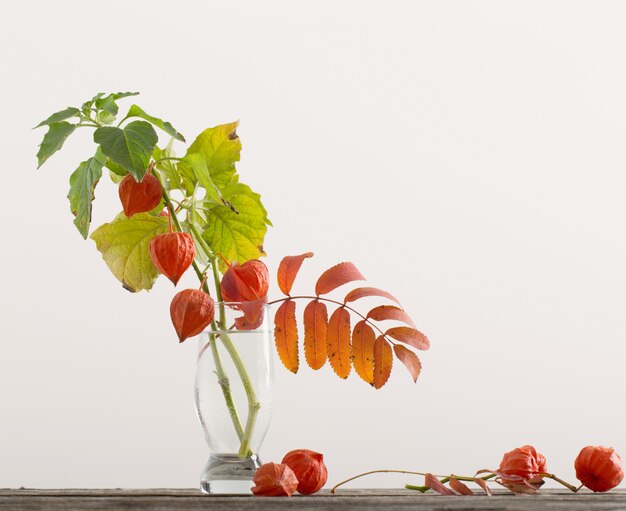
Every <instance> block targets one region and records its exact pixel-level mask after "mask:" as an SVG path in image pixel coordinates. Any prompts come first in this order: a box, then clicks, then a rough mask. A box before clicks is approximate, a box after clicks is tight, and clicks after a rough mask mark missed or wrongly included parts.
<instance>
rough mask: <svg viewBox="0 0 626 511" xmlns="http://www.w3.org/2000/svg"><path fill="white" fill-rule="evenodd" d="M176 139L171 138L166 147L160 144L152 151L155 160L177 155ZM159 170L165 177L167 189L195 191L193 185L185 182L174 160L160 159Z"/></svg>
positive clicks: (157, 166) (157, 165)
mask: <svg viewBox="0 0 626 511" xmlns="http://www.w3.org/2000/svg"><path fill="white" fill-rule="evenodd" d="M173 146H174V139H173V138H171V139H170V141H169V142H168V144H167V145H166V146H165V148H164V149H161V148H159V147H158V146H157V147H155V148H154V152H153V153H152V157H153V158H154V161H158V160H160V159H161V158H172V157H174V156H176V155H175V153H174V148H173ZM155 166H156V168H157V170H159V171H160V172H161V175H162V177H163V178H164V179H165V182H164V183H163V185H164V186H165V188H166V189H167V190H172V189H175V190H179V189H180V190H182V189H183V188H185V189H186V190H187V192H188V193H189V194H191V193H193V185H191V184H190V185H189V187H187V185H184V184H183V181H182V179H183V178H182V176H181V174H180V172H178V170H177V168H176V165H175V164H174V162H173V161H172V160H163V161H159V162H158V163H157V164H156V165H155Z"/></svg>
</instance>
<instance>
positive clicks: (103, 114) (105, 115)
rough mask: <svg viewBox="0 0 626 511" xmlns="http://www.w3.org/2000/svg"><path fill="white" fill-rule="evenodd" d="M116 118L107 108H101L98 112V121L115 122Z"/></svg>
mask: <svg viewBox="0 0 626 511" xmlns="http://www.w3.org/2000/svg"><path fill="white" fill-rule="evenodd" d="M114 120H115V116H114V115H113V114H111V113H109V112H107V111H105V110H100V111H99V112H98V122H99V123H100V124H107V125H108V124H113V121H114Z"/></svg>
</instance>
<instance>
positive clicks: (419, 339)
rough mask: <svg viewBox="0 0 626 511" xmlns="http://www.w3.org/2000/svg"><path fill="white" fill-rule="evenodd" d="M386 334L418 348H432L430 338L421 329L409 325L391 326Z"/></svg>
mask: <svg viewBox="0 0 626 511" xmlns="http://www.w3.org/2000/svg"><path fill="white" fill-rule="evenodd" d="M385 335H388V336H389V337H392V338H394V339H396V340H398V341H400V342H404V343H406V344H408V345H410V346H413V347H414V348H417V349H418V350H427V349H428V348H430V342H429V341H428V338H427V337H426V336H425V335H424V334H423V333H422V332H420V331H419V330H416V329H415V328H410V327H408V326H397V327H394V328H390V329H389V330H387V331H386V332H385Z"/></svg>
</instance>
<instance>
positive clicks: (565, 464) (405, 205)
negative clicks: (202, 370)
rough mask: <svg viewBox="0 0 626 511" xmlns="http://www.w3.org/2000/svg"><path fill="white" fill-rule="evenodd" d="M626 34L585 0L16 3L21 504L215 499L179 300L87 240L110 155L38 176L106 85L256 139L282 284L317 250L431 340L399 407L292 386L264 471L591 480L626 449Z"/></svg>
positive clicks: (3, 443)
mask: <svg viewBox="0 0 626 511" xmlns="http://www.w3.org/2000/svg"><path fill="white" fill-rule="evenodd" d="M625 17H626V5H625V4H624V3H623V2H610V1H604V2H594V1H588V2H580V1H571V0H568V1H544V0H541V1H523V2H522V1H520V2H511V1H500V0H498V1H495V0H494V1H474V2H467V1H423V2H419V1H406V2H401V1H385V2H369V1H366V2H364V1H359V2H357V1H354V2H347V1H346V2H338V1H336V0H335V1H329V2H325V1H316V2H308V3H305V2H291V1H284V2H276V1H266V2H254V1H250V2H213V1H210V2H200V1H198V2H189V1H179V2H174V3H172V2H164V1H149V2H148V1H135V2H128V1H118V0H111V1H108V2H105V3H103V2H98V3H95V2H84V1H66V0H60V1H56V2H43V1H41V2H35V1H32V0H23V1H21V2H10V3H7V4H6V5H5V6H4V8H3V12H2V29H1V30H0V48H1V49H0V56H1V61H2V79H1V80H0V91H1V93H2V122H1V124H0V130H1V132H2V133H1V137H0V140H1V141H2V142H1V143H2V160H1V161H2V176H3V180H2V198H3V202H2V211H3V219H4V220H3V228H2V237H1V239H2V241H1V252H0V291H1V292H0V336H1V339H2V345H1V346H2V348H1V353H0V403H1V412H0V413H1V416H0V487H17V486H21V485H24V486H30V487H165V486H168V487H194V486H196V485H197V484H198V479H199V472H200V469H201V467H202V465H203V463H204V462H205V460H206V457H207V448H206V446H205V444H204V440H203V436H202V432H201V428H200V426H199V424H198V423H197V419H196V417H195V412H194V410H193V404H192V382H193V372H194V357H195V351H196V346H195V344H193V343H191V344H183V345H182V346H179V345H178V344H177V339H176V337H175V334H174V332H173V330H172V328H171V325H170V320H169V314H168V310H169V301H170V299H171V296H172V294H173V289H172V287H171V285H170V284H169V282H168V281H166V280H164V279H162V280H160V281H159V282H158V284H157V285H156V286H155V289H154V290H153V291H152V292H151V293H142V294H139V295H132V294H130V293H127V292H126V291H124V290H123V289H122V288H121V287H120V285H119V283H118V282H117V281H116V280H115V279H114V278H113V277H112V276H111V274H110V273H109V271H108V269H107V268H106V266H105V265H104V264H103V262H102V261H101V258H100V255H99V253H98V252H97V251H96V250H95V246H94V244H93V242H91V241H88V242H84V241H83V240H82V239H81V237H80V235H79V234H78V233H77V231H76V230H75V228H74V226H73V225H72V217H71V214H70V212H69V207H68V203H67V200H66V198H65V196H66V194H67V188H68V183H67V181H68V177H69V175H70V173H71V171H73V170H74V169H75V168H76V166H77V164H78V162H79V161H82V160H84V159H85V158H87V157H88V156H89V155H90V154H92V151H93V144H92V142H91V138H90V137H91V135H90V133H88V131H87V130H85V132H84V133H80V134H78V135H74V137H73V138H72V139H71V140H70V141H69V142H68V143H67V145H66V147H65V148H64V150H63V151H62V152H61V153H58V154H56V155H55V156H53V157H52V158H51V159H50V160H49V161H48V163H47V164H46V165H45V166H44V167H43V168H42V169H40V170H38V171H36V170H35V166H36V160H35V157H34V155H35V153H36V150H37V144H38V143H39V141H40V138H41V137H42V135H43V131H41V130H38V131H30V128H32V126H34V125H35V124H37V123H38V122H39V121H40V120H41V119H43V118H45V117H47V115H49V114H50V113H52V112H54V111H57V110H60V109H62V108H65V107H66V106H68V105H72V104H77V103H80V102H81V101H83V100H84V99H86V98H88V97H91V96H92V95H93V94H94V93H96V92H98V91H117V90H139V91H142V96H140V97H139V98H133V99H136V100H137V102H138V103H139V104H140V105H142V106H143V108H144V109H145V110H147V111H148V112H151V113H152V112H153V113H154V115H159V116H162V117H164V118H165V119H167V120H170V121H171V122H172V123H173V124H174V125H175V126H176V127H177V128H178V129H179V130H181V131H182V132H183V133H184V134H185V135H186V136H187V138H188V140H193V137H194V136H195V134H197V133H198V132H200V131H201V130H202V129H204V128H205V127H208V126H212V125H215V124H219V123H223V122H228V121H232V120H235V119H241V128H240V130H239V133H240V136H241V139H242V141H243V146H244V151H243V153H242V161H241V163H240V165H239V170H240V173H241V175H242V179H243V180H244V181H245V182H247V183H249V184H250V185H252V187H253V188H254V189H255V190H258V191H259V192H260V193H261V194H262V196H263V199H264V201H265V204H266V205H267V209H268V210H269V214H270V218H271V219H272V221H273V222H274V225H275V227H274V228H273V229H271V230H270V231H269V233H268V236H267V240H266V241H267V243H266V249H267V252H268V254H269V256H268V259H267V263H268V265H269V266H270V268H271V269H272V270H273V271H275V270H276V268H277V265H278V261H279V260H280V258H281V257H282V256H283V255H286V254H297V253H301V252H304V251H307V250H312V251H314V252H315V253H316V257H315V258H314V259H313V260H310V261H307V262H306V264H305V266H306V267H305V269H304V270H303V273H302V274H301V278H300V280H299V283H298V284H297V288H298V289H300V290H302V291H308V290H310V289H311V288H312V287H313V285H314V282H315V278H316V276H317V275H318V274H319V273H321V272H322V270H324V269H325V268H327V267H328V266H330V265H332V264H334V263H336V262H338V261H341V260H350V261H353V262H355V263H356V264H357V265H358V267H359V268H360V269H361V271H362V272H363V273H364V274H365V275H366V276H367V277H368V278H369V280H370V283H371V285H376V286H379V287H384V288H385V289H388V290H389V291H391V292H393V293H394V294H396V295H397V296H398V297H399V298H400V300H401V301H402V302H403V304H404V305H405V307H406V309H407V310H408V311H409V313H410V314H411V315H412V316H413V317H414V319H415V321H416V323H417V325H418V327H419V328H420V329H421V330H423V331H424V332H425V333H426V334H428V336H429V337H430V339H431V342H432V349H431V350H430V351H429V352H426V353H424V354H423V356H422V361H423V364H424V370H423V373H422V377H421V378H420V380H419V381H418V383H417V384H416V385H414V384H412V383H411V381H410V378H409V376H408V374H407V373H406V372H405V370H404V369H403V368H401V367H400V365H399V364H398V367H397V370H396V371H395V372H394V374H393V376H392V378H391V381H390V383H389V384H388V385H387V386H386V387H385V388H383V389H382V390H379V391H375V390H373V389H371V388H370V387H369V386H368V385H366V384H364V383H363V382H362V381H360V380H358V379H357V378H356V377H355V376H354V375H353V376H351V377H350V379H349V380H348V381H347V382H344V381H340V380H339V379H338V378H336V377H335V376H334V374H333V373H332V372H331V370H330V369H329V368H328V367H325V368H324V369H323V370H322V371H320V372H318V373H314V372H313V371H311V370H310V369H308V368H304V369H303V370H302V371H301V373H300V374H298V375H296V376H294V375H292V374H290V373H288V372H287V371H286V370H284V369H283V368H282V367H277V371H276V394H277V403H276V414H275V417H274V421H273V424H272V427H271V429H270V432H269V434H268V436H267V439H266V442H265V444H264V447H263V450H262V454H263V457H264V459H265V460H268V461H269V460H275V461H279V460H280V459H281V458H282V455H283V454H284V453H285V452H286V451H288V450H290V449H294V448H300V447H307V448H310V449H315V450H318V451H321V452H323V453H324V454H325V456H326V460H327V463H328V466H329V470H330V482H336V481H338V480H339V479H341V478H344V477H346V476H349V475H351V474H354V473H357V472H359V471H363V470H368V469H375V468H405V469H416V470H428V471H432V472H435V473H441V472H444V473H448V472H450V471H453V472H455V473H469V474H471V473H473V471H474V470H477V469H481V468H485V467H491V468H493V467H496V466H497V464H498V462H499V461H500V458H501V455H502V453H503V452H505V451H507V450H510V449H512V448H514V447H516V446H519V445H522V444H524V443H532V444H534V445H535V446H536V447H537V448H538V450H539V451H540V452H542V453H544V454H545V455H546V457H547V458H548V464H549V468H550V469H551V470H552V471H554V472H557V473H558V474H559V475H561V476H562V477H564V478H567V479H572V478H573V460H574V457H575V456H576V454H577V453H578V450H579V449H580V448H581V447H583V446H584V445H587V444H608V445H612V446H614V447H615V448H617V450H618V451H623V452H626V437H625V435H624V419H625V413H624V405H623V400H624V395H623V389H624V386H625V383H626V374H625V373H624V370H623V369H624V356H625V354H626V353H625V351H626V348H625V344H624V343H625V340H626V314H624V310H625V308H626V266H625V261H626V238H625V236H624V232H625V230H626V201H625V200H624V197H625V196H626V151H625V150H624V136H625V134H626V94H625V91H626V72H625V71H624V69H625V68H624V49H625V48H626V46H625V44H626V31H624V20H625V19H626V18H625ZM131 101H132V100H130V101H128V100H127V103H126V105H130V102H131ZM96 195H97V200H96V202H95V212H94V224H95V225H99V224H100V223H103V222H105V221H108V220H110V219H111V218H112V217H113V216H114V215H115V214H116V213H117V212H118V211H119V209H120V207H119V202H118V199H117V197H116V190H115V188H114V187H113V185H112V184H111V183H110V182H108V181H106V180H103V182H102V183H101V185H100V187H99V188H98V190H97V194H96ZM187 279H188V280H187V282H188V283H189V284H191V282H193V278H192V276H191V275H189V276H187ZM276 291H277V289H276V287H275V286H274V289H273V295H277V292H276ZM409 481H411V478H409V477H401V476H400V477H394V476H391V475H387V476H384V475H383V476H380V477H371V478H369V479H366V480H362V481H361V482H360V483H359V485H360V486H367V485H371V486H396V487H400V486H401V484H403V483H404V482H409Z"/></svg>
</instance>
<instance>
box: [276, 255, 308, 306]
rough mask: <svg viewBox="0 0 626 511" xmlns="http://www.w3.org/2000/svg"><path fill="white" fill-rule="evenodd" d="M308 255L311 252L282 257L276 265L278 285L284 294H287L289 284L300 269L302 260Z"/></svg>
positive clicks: (289, 290) (289, 287) (291, 283)
mask: <svg viewBox="0 0 626 511" xmlns="http://www.w3.org/2000/svg"><path fill="white" fill-rule="evenodd" d="M308 257H313V252H307V253H306V254H302V255H297V256H286V257H283V260H282V261H281V262H280V265H279V266H278V287H279V288H280V290H281V291H282V292H283V293H284V294H286V295H288V294H289V293H290V292H291V286H292V285H293V281H294V280H295V279H296V276H297V275H298V272H299V271H300V266H302V261H304V260H305V259H306V258H308Z"/></svg>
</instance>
